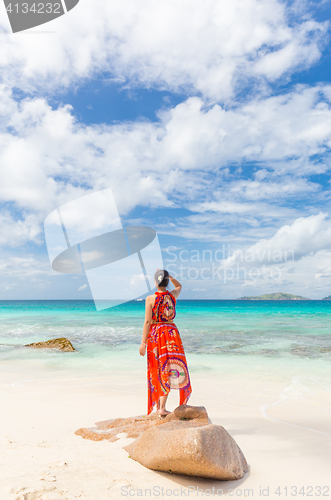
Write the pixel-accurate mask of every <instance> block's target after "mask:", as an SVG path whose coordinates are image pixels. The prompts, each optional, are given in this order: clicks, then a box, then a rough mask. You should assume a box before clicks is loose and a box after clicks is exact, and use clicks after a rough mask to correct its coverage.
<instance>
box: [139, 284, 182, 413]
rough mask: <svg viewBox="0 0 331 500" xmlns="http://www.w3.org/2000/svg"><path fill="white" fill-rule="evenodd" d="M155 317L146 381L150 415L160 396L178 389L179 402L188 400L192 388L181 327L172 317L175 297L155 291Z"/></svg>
mask: <svg viewBox="0 0 331 500" xmlns="http://www.w3.org/2000/svg"><path fill="white" fill-rule="evenodd" d="M155 295H156V298H155V303H154V306H153V313H152V321H155V322H157V323H155V324H153V323H152V325H151V328H150V331H149V334H148V338H147V381H148V408H147V414H148V415H149V414H150V413H151V412H152V410H153V407H154V405H155V403H157V401H158V400H159V399H160V397H161V396H165V395H166V394H168V392H169V391H170V389H179V404H181V405H182V404H186V403H187V401H188V399H189V397H190V395H191V392H192V388H191V382H190V376H189V373H188V369H187V363H186V357H185V352H184V348H183V344H182V341H181V338H180V335H179V331H178V329H177V327H176V325H175V323H172V320H173V319H174V318H175V316H176V299H175V298H174V296H173V295H172V294H171V293H170V292H168V291H165V292H155Z"/></svg>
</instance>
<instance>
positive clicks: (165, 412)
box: [157, 409, 171, 416]
mask: <svg viewBox="0 0 331 500" xmlns="http://www.w3.org/2000/svg"><path fill="white" fill-rule="evenodd" d="M157 413H158V414H159V415H162V416H166V415H168V414H169V413H171V411H168V410H165V409H164V410H157Z"/></svg>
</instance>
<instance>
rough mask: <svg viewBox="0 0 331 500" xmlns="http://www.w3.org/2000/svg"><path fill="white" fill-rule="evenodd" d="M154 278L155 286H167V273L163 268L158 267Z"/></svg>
mask: <svg viewBox="0 0 331 500" xmlns="http://www.w3.org/2000/svg"><path fill="white" fill-rule="evenodd" d="M154 279H155V281H156V283H157V286H168V283H169V273H168V271H166V270H165V269H159V270H158V271H156V273H155V274H154Z"/></svg>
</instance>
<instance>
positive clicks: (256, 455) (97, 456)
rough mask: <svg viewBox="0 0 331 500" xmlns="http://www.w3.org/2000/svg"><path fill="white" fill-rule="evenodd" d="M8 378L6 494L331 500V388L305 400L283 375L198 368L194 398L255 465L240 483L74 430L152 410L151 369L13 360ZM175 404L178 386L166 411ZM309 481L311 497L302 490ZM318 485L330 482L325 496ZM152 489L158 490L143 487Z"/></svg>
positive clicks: (0, 464)
mask: <svg viewBox="0 0 331 500" xmlns="http://www.w3.org/2000/svg"><path fill="white" fill-rule="evenodd" d="M0 375H1V384H0V391H1V438H0V440H1V442H0V449H1V455H0V478H1V481H0V500H7V499H11V500H14V499H15V500H36V499H42V500H57V499H59V500H60V499H61V500H63V499H68V500H71V499H76V498H79V499H81V500H85V499H86V500H107V499H121V498H171V499H176V498H178V499H181V498H185V497H186V498H187V497H188V493H189V498H196V497H198V498H205V497H207V496H208V493H209V492H210V493H211V494H210V495H209V497H210V498H222V497H226V498H228V497H231V496H234V497H236V498H237V497H243V498H262V497H267V498H271V499H277V498H287V497H288V498H306V496H308V497H309V498H317V497H321V498H327V496H326V495H324V496H323V493H327V494H328V496H329V497H331V474H330V471H331V420H330V413H331V412H330V407H331V404H330V394H329V393H327V392H325V393H324V394H323V393H322V392H321V393H320V394H315V393H314V395H313V397H312V396H311V394H310V395H308V397H302V396H300V397H297V396H293V395H292V396H291V394H290V393H291V381H290V380H288V381H287V382H286V383H285V385H284V380H282V381H279V383H276V382H270V381H269V382H265V381H262V380H259V379H258V378H256V377H255V378H254V377H253V376H249V374H248V375H247V376H246V377H245V379H243V378H242V377H241V378H239V377H237V378H234V377H232V378H231V377H228V378H227V379H225V377H224V376H223V377H222V378H221V377H219V376H217V377H215V376H212V375H204V376H201V375H198V374H193V376H191V378H192V386H193V389H194V392H193V394H192V396H191V399H190V401H189V404H191V405H197V406H200V405H203V406H205V407H206V408H207V411H208V413H209V416H210V418H211V420H212V421H213V423H215V424H219V425H223V427H225V429H226V430H227V431H228V432H229V433H230V434H231V435H232V436H233V438H234V439H235V440H236V441H237V443H238V445H239V446H240V447H241V449H242V451H243V453H244V455H245V456H246V459H247V461H248V463H249V465H250V468H251V470H250V472H249V473H248V474H246V475H245V477H244V478H243V479H242V480H239V481H231V482H228V481H212V480H203V479H195V478H189V477H185V476H176V475H169V474H166V473H158V472H154V471H151V470H148V469H145V468H144V467H143V466H141V465H140V464H138V463H137V462H134V461H133V460H131V459H130V458H128V455H127V453H126V452H125V451H124V450H123V449H122V446H124V445H125V444H127V443H129V442H131V441H132V440H131V439H127V438H125V437H122V438H121V439H120V440H119V441H117V442H115V443H110V442H108V441H101V442H93V441H89V440H85V439H82V438H81V437H79V436H76V435H75V434H74V432H75V430H77V429H78V428H80V427H93V426H94V424H95V422H97V421H100V420H107V419H111V418H116V417H127V416H134V415H142V414H145V413H146V380H145V374H144V373H143V372H138V373H135V374H134V375H133V376H132V377H131V382H130V381H129V379H128V377H125V378H123V375H120V376H119V375H118V376H117V378H116V375H111V374H110V373H109V374H105V373H99V374H98V375H95V376H93V377H91V376H89V377H87V376H86V374H85V376H84V375H83V374H81V375H75V376H73V374H72V372H71V373H69V372H67V373H66V372H63V371H59V372H58V373H56V372H53V373H52V374H49V373H48V374H47V375H46V374H43V373H42V372H41V371H37V370H34V369H33V368H31V367H30V368H26V367H25V368H24V370H23V371H22V364H18V363H17V364H16V365H14V364H13V363H11V364H9V363H8V364H5V365H4V366H2V367H1V373H0ZM18 380H20V382H19V383H18V382H17V381H18ZM130 383H131V386H130ZM286 384H287V385H286ZM289 388H290V389H289ZM284 391H285V392H284ZM287 394H290V395H289V396H287ZM177 405H178V393H177V392H176V391H173V392H172V393H171V394H170V397H169V405H168V408H169V409H170V410H172V409H174V408H175V407H176V406H177ZM188 487H190V491H188ZM278 487H280V490H278V491H280V492H281V493H282V494H281V495H280V496H279V495H277V494H276V489H277V488H278ZM286 487H287V497H286V495H285V492H286V489H285V488H286ZM295 487H296V488H297V490H295ZM302 487H304V490H301V492H302V491H303V492H304V493H305V495H302V494H299V490H300V488H302ZM308 487H311V489H308ZM318 487H321V488H323V487H324V490H323V489H322V490H321V493H322V494H321V495H318V493H319V490H318ZM326 487H328V490H327V489H326ZM148 488H149V489H151V490H153V488H154V495H153V494H152V495H149V491H147V492H146V495H145V494H144V490H145V489H148ZM161 488H163V491H162V489H161ZM181 488H182V490H181ZM197 488H199V491H197ZM212 488H214V496H213V490H212ZM268 488H269V490H268ZM291 488H292V489H291ZM193 489H194V491H193ZM221 489H222V490H223V495H221V491H220V490H221ZM141 490H143V491H141ZM217 490H218V495H217ZM295 491H297V494H295ZM121 492H122V494H121ZM125 493H126V494H127V495H124V494H125ZM152 493H153V491H152ZM162 493H163V495H162ZM309 493H311V494H309ZM307 494H309V495H307Z"/></svg>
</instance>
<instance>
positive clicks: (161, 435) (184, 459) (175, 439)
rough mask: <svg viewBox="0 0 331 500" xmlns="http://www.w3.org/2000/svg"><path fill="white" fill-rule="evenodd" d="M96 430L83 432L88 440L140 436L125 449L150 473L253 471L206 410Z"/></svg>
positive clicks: (231, 475)
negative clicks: (122, 434) (123, 435)
mask: <svg viewBox="0 0 331 500" xmlns="http://www.w3.org/2000/svg"><path fill="white" fill-rule="evenodd" d="M96 426H97V427H96V428H95V429H79V430H77V431H76V432H75V434H77V435H79V436H82V437H83V438H85V439H92V440H94V441H100V440H102V439H108V440H109V441H116V440H117V439H118V437H117V434H119V433H122V432H124V433H126V435H127V437H135V438H137V439H136V440H135V441H134V442H133V443H131V444H129V445H128V446H126V447H125V448H124V449H125V450H126V451H127V452H128V453H129V454H130V457H131V458H132V459H133V460H136V461H137V462H139V463H140V464H142V465H144V466H145V467H147V468H149V469H154V470H157V471H163V472H170V473H175V474H185V475H189V476H196V477H207V478H213V479H217V480H236V479H241V478H242V477H243V476H244V474H245V472H248V470H249V467H248V464H247V462H246V459H245V457H244V455H243V453H242V451H241V449H240V448H239V446H238V445H237V443H236V442H235V440H234V439H233V438H232V436H230V434H229V433H228V432H227V431H226V430H225V429H224V427H222V426H221V425H213V424H212V423H211V421H210V419H209V418H208V414H207V411H206V409H205V408H204V407H203V406H189V405H181V406H178V407H177V408H176V409H175V410H174V411H173V412H172V413H169V415H167V416H166V417H164V418H160V416H159V415H158V414H156V413H152V414H150V415H148V416H138V417H131V418H125V419H123V418H118V419H116V420H108V421H103V422H98V423H97V424H96Z"/></svg>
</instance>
